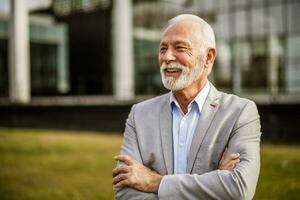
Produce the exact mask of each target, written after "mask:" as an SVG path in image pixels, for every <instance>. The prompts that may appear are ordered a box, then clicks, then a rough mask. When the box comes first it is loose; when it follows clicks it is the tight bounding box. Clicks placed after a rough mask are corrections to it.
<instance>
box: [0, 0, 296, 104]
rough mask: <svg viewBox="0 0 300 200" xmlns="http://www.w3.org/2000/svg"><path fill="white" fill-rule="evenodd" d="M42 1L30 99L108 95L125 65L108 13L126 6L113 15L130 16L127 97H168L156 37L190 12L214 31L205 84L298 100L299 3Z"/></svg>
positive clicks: (34, 23)
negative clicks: (211, 62) (170, 22)
mask: <svg viewBox="0 0 300 200" xmlns="http://www.w3.org/2000/svg"><path fill="white" fill-rule="evenodd" d="M2 1H3V0H2ZM6 2H8V1H6ZM28 2H34V1H28ZM36 2H38V1H36ZM43 2H44V4H45V2H48V4H47V5H48V6H46V7H45V6H44V7H43V6H40V7H38V6H36V7H34V8H33V9H31V12H30V16H31V23H30V52H31V53H30V55H31V57H30V59H31V66H30V68H31V84H32V85H31V90H32V91H31V94H32V96H44V95H47V96H51V95H55V96H57V95H71V96H78V95H79V96H86V95H87V96H88V95H100V96H103V95H104V96H107V95H108V96H112V97H113V96H114V95H115V90H116V88H115V87H114V85H115V82H117V81H118V80H116V79H117V78H116V77H118V76H116V75H115V73H114V72H115V71H118V70H119V69H121V68H122V66H119V67H117V68H116V67H115V66H114V60H116V59H118V57H116V56H115V54H114V51H115V50H114V49H118V48H119V46H118V45H119V44H117V45H115V46H114V45H113V43H114V41H115V40H116V38H115V37H114V36H113V33H114V29H116V25H114V24H115V23H116V22H115V21H114V20H113V17H114V16H113V10H114V7H117V4H121V3H120V2H127V3H126V5H127V6H130V9H122V8H121V9H119V10H118V12H119V11H120V12H119V13H117V14H118V15H121V14H122V12H131V13H129V17H131V18H132V21H130V22H131V24H127V26H128V27H129V29H128V30H129V32H130V30H132V32H130V34H131V39H130V40H129V42H130V43H131V44H132V47H133V53H132V54H131V55H130V54H129V56H128V57H130V56H132V59H133V63H132V66H131V67H129V68H130V70H132V73H133V76H129V75H130V74H129V75H126V74H124V76H122V79H125V80H126V79H134V80H132V81H130V80H128V82H129V84H131V85H132V86H130V87H131V89H130V87H129V89H128V88H127V89H128V90H132V91H131V93H132V94H133V95H131V99H135V97H136V96H140V95H142V96H143V95H156V94H160V93H162V92H165V90H164V89H163V87H162V84H161V79H160V74H159V66H158V62H157V55H158V46H159V41H160V35H161V32H162V30H163V28H164V26H165V25H166V22H167V20H168V19H170V18H171V17H174V16H175V15H177V14H181V13H193V14H196V15H198V16H200V17H202V18H204V19H205V20H206V21H207V22H208V23H210V24H211V25H212V27H213V29H214V30H215V34H216V40H217V51H218V55H217V60H216V63H215V65H214V68H213V72H212V74H211V76H210V80H211V81H212V82H213V83H214V84H215V85H216V86H217V87H218V88H220V89H221V90H224V91H228V92H233V93H235V94H239V95H241V96H246V97H249V98H251V99H254V100H256V101H257V102H262V103H278V102H299V100H300V53H299V52H300V51H299V50H300V49H299V44H300V28H299V27H300V20H299V19H300V16H299V15H300V14H299V13H298V10H299V9H300V2H299V1H298V0H173V1H168V0H151V1H150V0H132V1H130V0H128V1H127V0H126V1H118V0H114V1H113V0H53V1H47V0H45V1H39V4H40V5H43ZM49 2H50V3H49ZM31 4H33V3H31ZM36 4H38V3H36ZM121 6H123V5H121ZM34 18H35V19H37V18H38V19H39V20H34ZM45 19H46V20H45ZM49 19H50V20H49ZM124 20H125V19H124ZM50 21H51V22H50ZM7 23H8V20H7V18H3V17H2V18H1V19H0V31H1V33H0V36H1V40H0V95H1V96H4V97H5V96H8V95H9V94H8V55H7V54H8V53H7V52H8V51H7V46H8V45H7V34H8V31H7V30H8V25H7ZM120 24H122V19H121V21H120ZM125 30H126V29H125ZM120 34H121V35H122V34H125V33H124V32H123V33H120ZM121 39H122V38H121ZM127 47H128V49H130V48H131V46H130V45H128V46H127ZM124 65H125V63H124ZM125 68H126V67H125ZM126 69H127V68H126ZM60 74H61V75H60ZM131 82H132V83H131ZM124 83H125V84H127V82H126V81H125V82H122V84H124ZM118 87H120V86H118Z"/></svg>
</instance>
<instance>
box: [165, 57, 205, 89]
mask: <svg viewBox="0 0 300 200" xmlns="http://www.w3.org/2000/svg"><path fill="white" fill-rule="evenodd" d="M168 68H172V69H179V70H181V74H180V76H179V77H178V78H174V77H170V76H165V70H166V69H168ZM201 69H202V67H201V64H200V63H198V64H197V65H196V66H195V67H193V68H188V67H186V66H184V65H181V64H180V63H178V62H172V63H170V64H166V63H163V64H162V65H161V67H160V74H161V79H162V82H163V85H164V86H165V88H167V89H168V90H171V91H178V90H182V89H184V88H187V87H188V86H190V85H191V84H192V83H193V82H194V81H196V80H198V79H199V78H200V76H201Z"/></svg>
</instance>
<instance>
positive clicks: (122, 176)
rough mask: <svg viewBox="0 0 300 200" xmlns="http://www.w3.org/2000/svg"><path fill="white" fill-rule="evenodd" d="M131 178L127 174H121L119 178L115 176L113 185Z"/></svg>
mask: <svg viewBox="0 0 300 200" xmlns="http://www.w3.org/2000/svg"><path fill="white" fill-rule="evenodd" d="M128 177H129V174H128V173H126V174H119V175H118V176H115V177H114V178H113V184H114V185H116V184H117V183H119V182H120V181H123V180H125V179H128Z"/></svg>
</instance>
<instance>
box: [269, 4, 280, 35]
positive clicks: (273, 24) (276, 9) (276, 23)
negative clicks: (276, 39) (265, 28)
mask: <svg viewBox="0 0 300 200" xmlns="http://www.w3.org/2000/svg"><path fill="white" fill-rule="evenodd" d="M282 14H283V6H282V5H275V6H271V7H270V16H269V17H268V19H269V26H270V33H271V34H281V33H283V15H282Z"/></svg>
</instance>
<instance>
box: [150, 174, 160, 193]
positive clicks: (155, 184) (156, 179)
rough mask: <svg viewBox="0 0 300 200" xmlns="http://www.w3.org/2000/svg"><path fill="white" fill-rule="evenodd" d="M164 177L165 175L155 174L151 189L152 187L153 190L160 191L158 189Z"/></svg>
mask: <svg viewBox="0 0 300 200" xmlns="http://www.w3.org/2000/svg"><path fill="white" fill-rule="evenodd" d="M162 178H163V176H162V175H160V174H155V175H154V176H153V180H152V183H151V189H150V190H151V192H154V193H158V189H159V186H160V182H161V180H162Z"/></svg>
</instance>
